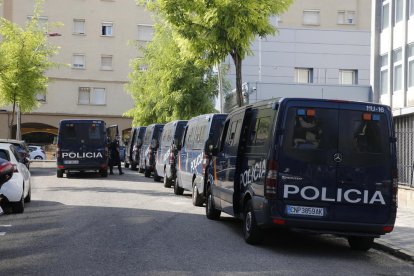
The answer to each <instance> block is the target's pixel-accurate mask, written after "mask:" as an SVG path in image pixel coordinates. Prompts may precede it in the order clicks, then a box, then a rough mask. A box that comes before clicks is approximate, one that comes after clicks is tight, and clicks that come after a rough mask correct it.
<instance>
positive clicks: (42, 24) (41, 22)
mask: <svg viewBox="0 0 414 276" xmlns="http://www.w3.org/2000/svg"><path fill="white" fill-rule="evenodd" d="M32 18H33V16H31V15H30V16H28V17H27V19H28V20H32ZM37 26H38V28H39V29H41V30H42V31H44V32H45V33H47V32H48V19H47V17H46V16H39V18H38V19H37Z"/></svg>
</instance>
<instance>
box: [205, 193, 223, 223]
mask: <svg viewBox="0 0 414 276" xmlns="http://www.w3.org/2000/svg"><path fill="white" fill-rule="evenodd" d="M220 214H221V211H220V210H217V209H216V207H214V199H213V195H212V194H211V190H210V188H209V189H208V190H207V200H206V216H207V218H208V219H211V220H218V219H219V218H220Z"/></svg>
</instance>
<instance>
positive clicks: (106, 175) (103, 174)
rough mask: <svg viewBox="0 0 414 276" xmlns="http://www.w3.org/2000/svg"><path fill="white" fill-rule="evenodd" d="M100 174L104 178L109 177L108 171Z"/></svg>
mask: <svg viewBox="0 0 414 276" xmlns="http://www.w3.org/2000/svg"><path fill="white" fill-rule="evenodd" d="M99 174H100V175H101V176H102V177H108V171H107V170H100V171H99Z"/></svg>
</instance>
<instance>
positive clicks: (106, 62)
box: [101, 55, 112, 70]
mask: <svg viewBox="0 0 414 276" xmlns="http://www.w3.org/2000/svg"><path fill="white" fill-rule="evenodd" d="M101 70H112V56H108V55H102V56H101Z"/></svg>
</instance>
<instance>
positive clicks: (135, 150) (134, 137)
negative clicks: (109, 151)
mask: <svg viewBox="0 0 414 276" xmlns="http://www.w3.org/2000/svg"><path fill="white" fill-rule="evenodd" d="M146 128H147V127H145V126H139V127H133V128H132V129H131V134H130V140H129V142H128V144H127V145H126V147H125V163H124V165H125V168H129V166H131V170H134V171H135V170H136V169H137V166H138V165H139V153H140V149H141V146H142V140H144V135H145V130H146Z"/></svg>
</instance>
